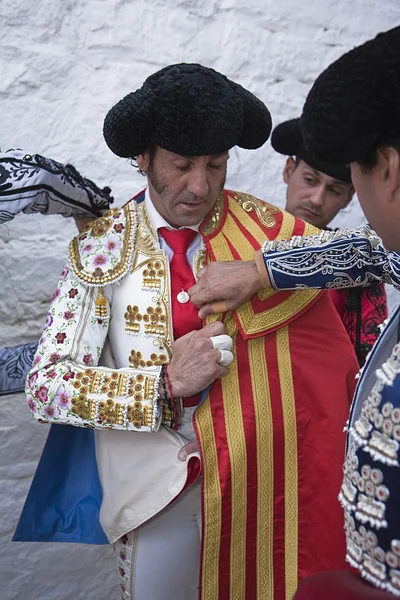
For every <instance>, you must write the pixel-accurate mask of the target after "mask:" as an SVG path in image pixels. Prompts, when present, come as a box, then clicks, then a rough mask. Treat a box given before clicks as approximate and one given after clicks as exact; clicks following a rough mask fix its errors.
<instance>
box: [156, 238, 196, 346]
mask: <svg viewBox="0 0 400 600" xmlns="http://www.w3.org/2000/svg"><path fill="white" fill-rule="evenodd" d="M159 232H160V234H161V235H162V237H163V238H164V240H165V241H166V242H167V244H168V246H170V248H172V250H173V251H174V255H173V257H172V260H171V263H170V270H171V300H172V323H173V327H174V338H175V339H178V338H180V337H181V336H182V335H185V333H189V331H193V329H201V321H200V319H199V317H198V316H197V313H198V311H199V309H198V308H196V307H195V305H194V304H192V302H190V300H189V299H188V301H187V302H183V303H182V302H179V300H178V296H179V295H181V292H182V291H183V292H187V291H188V289H189V288H190V287H191V286H192V285H194V284H195V279H194V275H193V271H192V269H191V268H190V265H189V261H188V259H187V258H186V252H187V250H188V248H189V246H190V244H191V243H192V241H193V240H194V238H195V237H196V235H197V231H194V230H193V229H167V228H166V227H161V228H160V229H159Z"/></svg>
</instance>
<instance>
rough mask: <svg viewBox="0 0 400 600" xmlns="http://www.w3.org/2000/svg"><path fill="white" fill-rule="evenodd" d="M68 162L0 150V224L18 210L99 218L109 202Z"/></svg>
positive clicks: (105, 193) (105, 192)
mask: <svg viewBox="0 0 400 600" xmlns="http://www.w3.org/2000/svg"><path fill="white" fill-rule="evenodd" d="M110 194H111V190H110V188H108V187H104V188H103V189H101V188H99V187H98V186H97V185H96V184H95V183H94V182H93V181H91V180H90V179H87V178H85V177H83V176H82V175H81V174H80V173H79V172H78V171H77V170H76V169H75V167H73V166H72V165H62V164H61V163H59V162H56V161H55V160H52V159H50V158H45V157H44V156H40V155H39V154H27V153H25V152H23V151H22V150H8V151H7V152H2V153H0V223H5V222H7V221H10V220H12V219H13V218H14V217H15V215H16V214H18V213H19V212H21V211H22V212H24V213H45V214H61V215H63V216H64V217H71V216H74V217H99V216H101V214H102V213H103V212H104V211H105V210H107V209H108V208H109V206H110V204H112V202H113V197H112V196H111V195H110Z"/></svg>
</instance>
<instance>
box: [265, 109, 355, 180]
mask: <svg viewBox="0 0 400 600" xmlns="http://www.w3.org/2000/svg"><path fill="white" fill-rule="evenodd" d="M271 145H272V147H273V149H274V150H276V151H277V152H279V153H280V154H285V155H286V156H296V157H297V158H301V159H302V160H304V162H305V163H307V164H308V165H309V166H310V167H311V168H312V169H316V170H317V171H320V172H321V173H325V175H329V177H333V178H334V179H338V180H339V181H343V183H351V174H350V168H349V167H348V166H346V165H344V164H343V165H335V164H330V163H324V162H323V161H321V160H317V159H316V158H315V157H313V156H309V154H308V152H307V151H306V150H305V148H304V145H303V138H302V135H301V129H300V119H290V120H289V121H284V122H283V123H280V124H279V125H277V126H276V127H275V129H274V130H273V132H272V135H271Z"/></svg>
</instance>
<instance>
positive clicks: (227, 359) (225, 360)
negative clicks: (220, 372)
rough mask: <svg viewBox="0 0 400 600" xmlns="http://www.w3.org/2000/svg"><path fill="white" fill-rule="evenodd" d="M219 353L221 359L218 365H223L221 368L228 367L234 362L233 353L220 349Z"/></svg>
mask: <svg viewBox="0 0 400 600" xmlns="http://www.w3.org/2000/svg"><path fill="white" fill-rule="evenodd" d="M219 351H220V352H221V358H220V359H219V361H218V364H219V365H221V367H228V366H229V365H230V364H231V362H233V354H232V352H230V351H229V350H221V349H219Z"/></svg>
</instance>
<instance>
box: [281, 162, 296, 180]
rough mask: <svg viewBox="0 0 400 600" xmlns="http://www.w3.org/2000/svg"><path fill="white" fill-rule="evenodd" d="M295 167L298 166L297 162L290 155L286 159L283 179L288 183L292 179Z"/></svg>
mask: <svg viewBox="0 0 400 600" xmlns="http://www.w3.org/2000/svg"><path fill="white" fill-rule="evenodd" d="M295 168H296V163H295V161H294V159H293V157H292V156H289V158H288V159H287V161H286V165H285V168H284V169H283V181H284V182H285V183H286V184H288V183H289V180H290V178H291V176H292V174H293V171H294V170H295Z"/></svg>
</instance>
